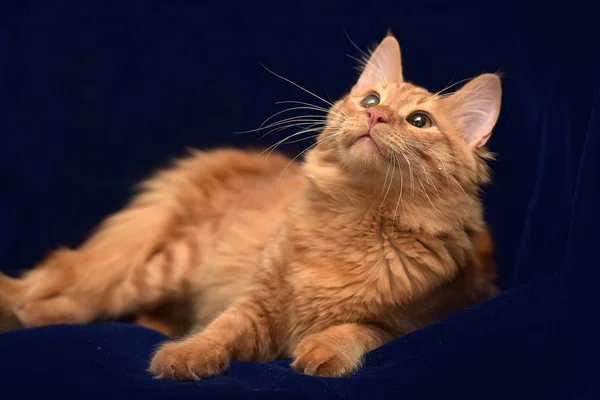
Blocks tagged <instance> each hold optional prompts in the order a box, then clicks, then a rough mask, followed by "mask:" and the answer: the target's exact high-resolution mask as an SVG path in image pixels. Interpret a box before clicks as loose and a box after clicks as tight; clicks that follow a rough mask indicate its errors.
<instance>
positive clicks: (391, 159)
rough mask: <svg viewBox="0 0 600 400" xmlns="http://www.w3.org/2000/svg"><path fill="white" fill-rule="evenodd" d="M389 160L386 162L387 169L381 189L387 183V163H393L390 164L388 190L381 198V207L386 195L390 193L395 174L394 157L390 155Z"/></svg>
mask: <svg viewBox="0 0 600 400" xmlns="http://www.w3.org/2000/svg"><path fill="white" fill-rule="evenodd" d="M389 158H390V159H389V160H387V161H388V168H387V172H386V173H385V181H384V182H383V187H384V188H385V184H386V182H387V177H388V174H389V172H390V165H389V162H390V161H393V164H392V166H393V167H392V177H391V178H390V183H389V184H388V188H387V191H386V192H385V196H383V199H382V200H381V205H383V203H385V199H386V198H387V195H388V193H389V192H390V189H391V188H392V184H393V183H394V173H395V172H396V161H395V160H394V155H393V154H392V155H391V157H389Z"/></svg>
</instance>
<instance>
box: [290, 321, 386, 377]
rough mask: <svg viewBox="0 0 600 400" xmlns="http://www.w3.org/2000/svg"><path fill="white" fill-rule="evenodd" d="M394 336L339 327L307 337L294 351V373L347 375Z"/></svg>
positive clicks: (368, 329)
mask: <svg viewBox="0 0 600 400" xmlns="http://www.w3.org/2000/svg"><path fill="white" fill-rule="evenodd" d="M392 339H393V336H392V335H391V334H390V333H388V332H386V331H384V330H383V329H381V328H379V327H377V326H374V325H370V324H367V325H361V324H342V325H336V326H333V327H331V328H328V329H325V330H324V331H321V332H318V333H314V334H311V335H308V336H306V337H305V338H304V339H302V341H301V342H300V343H299V344H298V347H297V348H296V350H295V351H294V354H293V357H294V361H293V362H292V364H291V366H292V368H293V369H294V370H296V371H298V372H301V373H304V374H307V375H316V376H328V377H340V376H346V375H350V374H351V373H353V372H354V371H356V370H357V369H358V368H360V367H361V365H362V361H363V357H364V356H365V354H367V353H368V352H369V351H371V350H374V349H375V348H377V347H379V346H382V345H383V344H385V343H387V342H389V341H391V340H392Z"/></svg>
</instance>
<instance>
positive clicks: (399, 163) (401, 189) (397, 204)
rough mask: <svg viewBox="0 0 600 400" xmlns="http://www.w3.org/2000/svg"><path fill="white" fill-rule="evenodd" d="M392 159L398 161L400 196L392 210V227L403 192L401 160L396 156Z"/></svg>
mask: <svg viewBox="0 0 600 400" xmlns="http://www.w3.org/2000/svg"><path fill="white" fill-rule="evenodd" d="M394 157H395V158H396V160H397V161H398V165H399V166H400V194H399V195H398V201H397V202H396V208H395V209H394V217H393V218H392V223H393V226H395V221H396V214H397V213H398V206H400V203H402V194H403V192H404V173H403V172H402V160H400V159H399V158H398V156H397V155H395V154H394Z"/></svg>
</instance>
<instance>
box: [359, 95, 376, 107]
mask: <svg viewBox="0 0 600 400" xmlns="http://www.w3.org/2000/svg"><path fill="white" fill-rule="evenodd" d="M377 104H379V96H378V95H377V93H371V94H368V95H366V96H365V97H364V98H363V99H362V100H361V101H360V105H361V106H363V107H364V108H369V107H374V106H376V105H377Z"/></svg>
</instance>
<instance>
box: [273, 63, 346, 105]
mask: <svg viewBox="0 0 600 400" xmlns="http://www.w3.org/2000/svg"><path fill="white" fill-rule="evenodd" d="M261 65H262V67H263V68H264V69H266V70H267V71H269V72H270V73H271V74H273V75H275V76H276V77H278V78H279V79H282V80H284V81H286V82H288V83H290V84H292V85H294V86H296V87H297V88H298V89H300V90H302V91H304V92H306V93H308V94H310V95H311V96H314V97H315V98H317V99H319V100H321V101H322V102H324V103H325V104H327V105H330V106H331V107H333V108H335V109H336V110H339V111H340V112H342V113H343V114H346V113H345V111H344V110H342V109H340V108H339V107H337V106H336V105H335V104H333V103H332V102H329V101H327V100H325V99H324V98H322V97H320V96H319V95H316V94H314V93H313V92H311V91H310V90H308V89H305V88H303V87H302V86H300V85H298V84H297V83H295V82H294V81H292V80H290V79H288V78H285V77H283V76H281V75H278V74H276V73H275V72H273V71H271V70H270V69H269V68H267V67H266V66H265V65H264V64H262V63H261Z"/></svg>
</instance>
